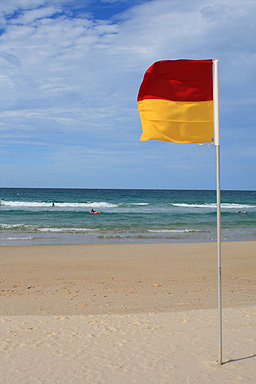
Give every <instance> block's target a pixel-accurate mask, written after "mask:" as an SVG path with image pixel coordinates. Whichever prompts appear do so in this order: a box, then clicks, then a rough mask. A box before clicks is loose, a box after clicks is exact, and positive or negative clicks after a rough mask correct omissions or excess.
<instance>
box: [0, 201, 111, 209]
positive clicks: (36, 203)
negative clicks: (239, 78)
mask: <svg viewBox="0 0 256 384" xmlns="http://www.w3.org/2000/svg"><path fill="white" fill-rule="evenodd" d="M1 205H2V206H5V207H13V208H14V207H15V208H19V207H20V208H49V207H52V202H50V203H46V202H40V201H4V200H2V201H1ZM54 207H59V208H116V207H118V205H117V204H112V203H106V202H104V201H101V202H91V203H69V202H65V203H55V202H54Z"/></svg>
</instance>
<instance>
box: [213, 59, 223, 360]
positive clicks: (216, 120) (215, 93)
mask: <svg viewBox="0 0 256 384" xmlns="http://www.w3.org/2000/svg"><path fill="white" fill-rule="evenodd" d="M212 61H213V121H214V144H215V147H216V177H217V180H216V181H217V186H216V190H217V257H218V336H219V337H218V363H219V365H222V294H221V209H220V128H219V73H218V63H219V59H213V60H212Z"/></svg>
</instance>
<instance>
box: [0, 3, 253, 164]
mask: <svg viewBox="0 0 256 384" xmlns="http://www.w3.org/2000/svg"><path fill="white" fill-rule="evenodd" d="M106 2H109V3H113V4H114V3H115V1H111V0H108V1H106ZM82 3H83V9H82V8H81V1H79V2H76V1H68V0H56V1H44V0H37V1H36V0H31V1H30V0H9V1H8V2H7V1H5V0H0V9H1V12H0V17H1V28H2V32H3V33H2V35H0V46H1V53H0V74H1V75H0V81H1V84H2V87H3V88H4V93H2V95H1V96H0V111H2V113H1V114H0V119H1V122H2V125H1V130H2V131H3V133H4V130H6V134H7V133H8V131H9V130H12V131H13V132H14V133H15V135H16V139H17V141H18V138H19V135H20V142H21V141H22V140H24V138H23V136H22V133H24V134H25V133H27V132H30V134H31V143H32V142H33V143H35V142H40V140H41V141H42V143H48V144H49V145H50V142H51V145H52V147H51V148H54V145H55V143H57V142H59V141H61V142H62V143H65V145H67V146H68V145H69V143H70V145H72V146H75V145H77V146H78V145H80V144H81V143H83V142H85V143H86V145H88V143H89V144H90V143H96V145H101V146H102V147H101V149H102V148H103V145H104V142H105V143H107V142H108V141H111V140H112V141H113V143H116V145H117V144H118V145H119V146H120V145H124V144H125V143H129V144H131V143H132V144H133V143H135V142H136V141H137V140H138V139H139V136H140V122H139V117H138V112H137V107H136V97H137V92H138V88H139V85H140V82H141V80H142V76H143V74H144V72H145V70H146V69H147V67H149V66H150V65H151V64H152V63H153V62H154V61H156V60H162V59H176V58H211V57H219V58H220V82H221V87H220V89H221V96H222V98H223V100H222V102H223V104H222V106H223V107H222V110H223V115H225V116H228V114H229V113H230V111H231V112H232V111H233V109H234V105H235V108H236V111H237V110H239V108H240V109H241V110H242V108H243V106H245V105H248V103H249V104H250V105H252V103H254V99H253V95H252V90H253V92H254V89H255V78H254V77H253V76H254V75H253V73H254V68H255V59H256V52H255V43H254V36H255V21H254V20H255V18H256V15H255V13H256V6H255V2H252V1H251V0H245V1H243V2H242V3H241V1H238V0H232V2H230V1H222V0H220V1H219V2H218V3H216V2H215V1H214V0H195V1H190V0H186V1H180V0H172V1H170V0H154V1H145V2H142V3H141V4H140V5H137V6H134V7H130V8H129V9H128V10H127V11H126V12H124V13H123V14H118V15H116V16H115V17H112V18H110V19H109V20H98V19H97V18H95V17H93V16H92V13H91V12H90V11H91V8H90V1H88V2H86V1H84V2H82ZM100 3H101V2H100V1H99V5H100ZM113 4H112V5H113ZM127 4H129V2H127ZM78 7H80V8H78ZM74 9H76V10H79V12H77V13H75V12H73V11H74ZM14 12H16V13H14ZM11 15H14V16H15V17H11ZM245 85H246V87H245ZM232 108H233V109H232ZM227 128H228V127H227ZM224 129H225V128H224ZM74 133H75V134H74ZM26 139H27V141H28V142H29V137H26ZM4 141H5V144H6V145H7V144H8V143H9V145H11V139H10V141H8V135H6V136H5V139H4ZM56 145H57V144H56ZM172 150H174V151H176V150H175V149H173V148H172ZM56 151H57V150H56ZM70 156H71V155H70ZM113 156H118V155H115V154H114V152H113ZM67 159H68V154H67Z"/></svg>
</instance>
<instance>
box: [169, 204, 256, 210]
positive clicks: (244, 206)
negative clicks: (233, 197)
mask: <svg viewBox="0 0 256 384" xmlns="http://www.w3.org/2000/svg"><path fill="white" fill-rule="evenodd" d="M172 205H173V206H174V207H183V208H215V209H216V207H217V204H216V203H209V204H207V203H206V204H186V203H172ZM221 208H223V209H239V208H240V209H241V208H247V209H248V208H256V205H248V204H237V203H222V204H221Z"/></svg>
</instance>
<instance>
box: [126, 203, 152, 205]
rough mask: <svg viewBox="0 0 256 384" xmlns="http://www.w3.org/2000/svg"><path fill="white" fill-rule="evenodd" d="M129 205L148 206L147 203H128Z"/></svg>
mask: <svg viewBox="0 0 256 384" xmlns="http://www.w3.org/2000/svg"><path fill="white" fill-rule="evenodd" d="M130 205H149V203H130Z"/></svg>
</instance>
